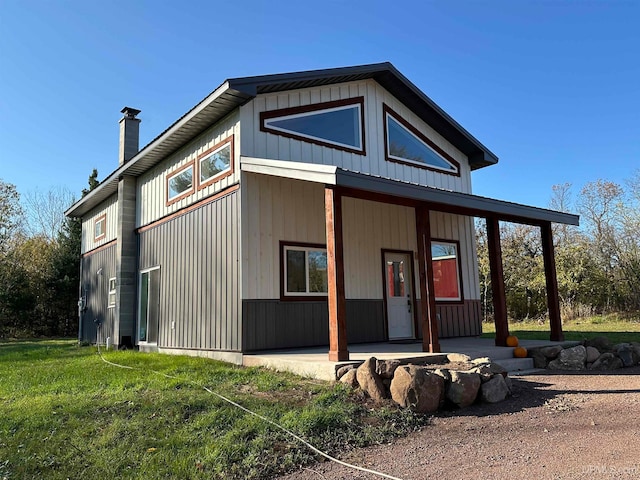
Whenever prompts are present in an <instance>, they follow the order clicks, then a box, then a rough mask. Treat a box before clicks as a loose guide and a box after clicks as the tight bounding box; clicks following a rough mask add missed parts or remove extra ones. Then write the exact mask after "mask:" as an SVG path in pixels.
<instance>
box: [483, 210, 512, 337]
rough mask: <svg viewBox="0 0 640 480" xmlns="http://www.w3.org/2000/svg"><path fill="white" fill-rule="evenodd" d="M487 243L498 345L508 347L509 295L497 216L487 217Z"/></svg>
mask: <svg viewBox="0 0 640 480" xmlns="http://www.w3.org/2000/svg"><path fill="white" fill-rule="evenodd" d="M487 244H488V245H487V246H488V247H489V266H490V268H491V290H492V293H493V316H494V322H495V325H496V345H497V346H499V347H506V346H507V337H508V336H509V323H508V321H507V297H506V296H505V291H504V272H503V270H502V247H501V246H500V223H499V222H498V219H497V217H487Z"/></svg>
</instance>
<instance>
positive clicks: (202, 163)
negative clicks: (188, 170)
mask: <svg viewBox="0 0 640 480" xmlns="http://www.w3.org/2000/svg"><path fill="white" fill-rule="evenodd" d="M196 161H197V165H198V188H199V189H200V188H204V187H206V186H207V185H210V184H211V183H214V182H216V181H219V180H221V179H223V178H224V177H226V176H228V175H231V174H232V173H233V135H232V136H231V137H229V138H227V139H225V140H223V141H222V142H220V143H218V144H216V145H214V146H213V147H211V148H210V149H208V150H207V151H206V152H203V153H201V154H200V155H198V158H197V159H196Z"/></svg>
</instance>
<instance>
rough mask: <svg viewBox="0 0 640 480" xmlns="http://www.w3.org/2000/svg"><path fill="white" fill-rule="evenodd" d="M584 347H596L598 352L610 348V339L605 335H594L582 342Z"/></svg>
mask: <svg viewBox="0 0 640 480" xmlns="http://www.w3.org/2000/svg"><path fill="white" fill-rule="evenodd" d="M584 346H585V347H596V348H597V349H598V351H599V352H608V351H610V350H611V340H609V339H608V338H607V337H595V338H591V339H589V340H587V341H585V342H584Z"/></svg>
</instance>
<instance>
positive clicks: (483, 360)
mask: <svg viewBox="0 0 640 480" xmlns="http://www.w3.org/2000/svg"><path fill="white" fill-rule="evenodd" d="M471 363H473V364H474V365H483V364H485V363H491V359H490V358H489V357H479V358H474V359H473V360H471Z"/></svg>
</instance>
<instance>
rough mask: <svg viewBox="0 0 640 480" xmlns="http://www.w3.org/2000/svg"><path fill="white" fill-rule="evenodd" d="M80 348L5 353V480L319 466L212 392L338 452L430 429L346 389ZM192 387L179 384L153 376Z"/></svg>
mask: <svg viewBox="0 0 640 480" xmlns="http://www.w3.org/2000/svg"><path fill="white" fill-rule="evenodd" d="M105 356H106V358H108V359H109V360H111V361H113V362H117V363H122V364H125V365H131V366H135V367H139V368H141V369H142V370H128V369H122V368H117V367H113V366H110V365H108V364H106V363H104V362H103V361H102V360H101V359H100V357H99V356H98V355H97V354H96V349H95V347H78V346H77V345H76V344H75V342H74V341H72V340H49V341H19V342H18V341H16V342H5V343H0V479H3V480H4V479H8V480H12V479H25V478H29V479H31V478H46V479H67V478H72V479H76V478H78V479H79V478H82V479H94V478H95V479H98V478H100V479H103V478H144V479H156V478H176V479H177V478H179V479H199V478H203V479H204V478H207V479H211V478H214V479H222V478H224V479H227V478H247V479H258V478H269V477H270V476H273V475H275V474H277V473H280V472H284V471H286V470H289V469H291V468H294V467H295V466H297V465H300V464H304V463H308V462H310V461H311V460H312V459H313V458H314V456H313V454H312V452H310V451H308V450H307V449H306V448H305V447H303V446H301V445H299V444H297V443H296V442H295V441H294V440H293V439H291V438H290V437H288V436H286V435H285V434H284V433H282V432H281V431H279V430H278V429H276V428H275V427H273V426H269V425H267V424H265V422H263V421H261V420H259V419H257V418H255V417H253V416H251V415H248V414H246V413H244V412H242V411H241V410H238V409H237V408H235V407H232V406H231V405H229V404H227V403H225V402H223V401H222V400H220V399H219V398H217V397H215V396H214V395H211V394H210V393H207V392H206V391H204V390H203V389H202V388H201V387H199V385H200V386H207V387H209V388H210V389H212V390H214V391H216V392H219V393H220V394H222V395H225V396H227V397H229V398H231V399H232V400H234V401H237V402H239V403H240V404H242V405H244V406H245V407H247V408H250V409H252V410H254V411H256V412H258V413H260V414H262V415H264V416H267V417H268V418H270V419H272V420H275V421H277V422H279V423H280V424H281V425H283V426H285V427H287V428H289V429H291V430H293V431H294V432H295V433H297V434H299V435H301V436H303V437H305V438H306V439H307V440H309V441H310V442H311V443H313V444H314V445H315V446H317V447H319V448H321V449H323V450H325V451H327V452H329V453H334V454H335V453H337V452H341V451H344V450H346V449H349V448H353V447H355V446H364V445H368V444H372V443H379V442H384V441H386V440H388V439H389V438H391V437H393V436H397V435H404V434H406V433H407V432H409V431H412V430H414V429H416V428H419V427H420V426H422V425H425V424H426V423H427V422H428V420H429V419H428V417H422V416H416V415H414V414H412V413H411V412H409V411H403V410H400V409H397V408H394V407H391V406H388V407H385V408H381V409H375V410H374V409H371V408H368V406H367V404H366V402H364V400H363V398H362V396H361V394H359V393H355V392H350V391H349V390H346V389H345V388H342V387H341V386H340V385H330V384H328V383H326V382H320V381H315V380H309V379H303V378H301V377H297V376H295V375H290V374H282V373H275V372H271V371H268V370H264V369H257V368H241V367H235V366H231V365H228V364H225V363H222V362H216V361H212V360H208V359H201V358H191V357H183V356H170V355H159V354H143V353H138V352H132V351H128V352H108V353H106V355H105ZM151 369H153V370H156V371H160V372H164V373H167V374H170V375H175V376H178V377H180V380H176V379H167V378H166V377H163V376H161V375H158V374H155V373H152V372H151V371H150V370H151Z"/></svg>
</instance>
